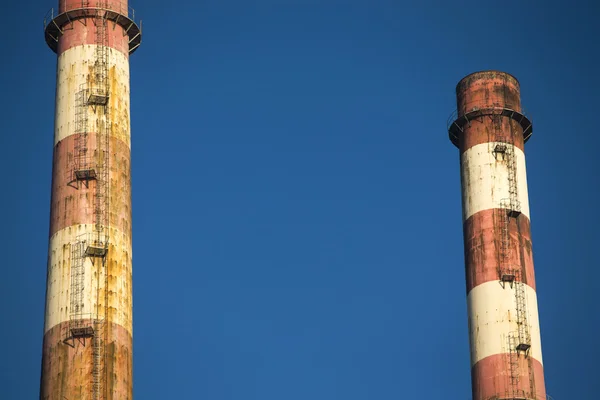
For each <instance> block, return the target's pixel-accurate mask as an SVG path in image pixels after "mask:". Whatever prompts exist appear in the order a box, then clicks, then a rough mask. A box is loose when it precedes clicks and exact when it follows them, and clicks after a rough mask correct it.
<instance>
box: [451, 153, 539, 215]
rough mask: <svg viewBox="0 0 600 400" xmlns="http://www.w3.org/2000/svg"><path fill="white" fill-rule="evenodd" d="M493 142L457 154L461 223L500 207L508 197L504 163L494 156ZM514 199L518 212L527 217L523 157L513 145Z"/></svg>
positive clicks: (506, 169) (525, 176) (506, 173)
mask: <svg viewBox="0 0 600 400" xmlns="http://www.w3.org/2000/svg"><path fill="white" fill-rule="evenodd" d="M494 147H495V143H494V142H490V143H482V144H478V145H475V146H473V147H471V148H470V149H468V150H466V151H465V152H464V153H463V154H462V155H461V181H462V182H461V183H462V201H463V220H464V221H466V220H467V219H469V217H471V216H472V215H474V214H476V213H478V212H479V211H484V210H489V209H493V208H498V207H500V204H501V200H503V199H507V198H509V180H508V168H507V165H506V161H505V160H503V158H502V154H498V155H497V159H496V157H495V156H494V152H493V150H494ZM512 148H513V149H514V157H515V158H516V163H515V165H516V178H517V199H518V200H519V202H520V205H521V212H522V213H523V215H525V216H526V217H527V218H530V214H529V195H528V192H527V172H526V165H525V154H524V153H523V151H522V150H521V149H519V148H518V147H516V146H513V147H512Z"/></svg>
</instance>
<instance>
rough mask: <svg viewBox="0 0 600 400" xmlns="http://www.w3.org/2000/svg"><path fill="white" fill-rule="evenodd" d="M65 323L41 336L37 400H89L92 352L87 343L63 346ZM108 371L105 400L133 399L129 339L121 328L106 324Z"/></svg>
mask: <svg viewBox="0 0 600 400" xmlns="http://www.w3.org/2000/svg"><path fill="white" fill-rule="evenodd" d="M67 329H68V323H63V324H60V325H58V326H55V327H54V328H52V329H51V330H49V331H48V332H46V334H45V335H44V343H43V353H42V379H41V382H40V399H48V400H54V399H63V398H67V399H78V400H88V399H90V400H91V399H92V396H91V391H92V385H91V384H92V374H91V372H92V365H93V364H92V348H91V342H90V339H87V340H86V342H85V346H84V345H83V343H80V342H77V341H76V342H75V343H74V347H71V346H69V345H67V344H65V343H64V342H63V339H64V338H65V337H66V334H67ZM108 342H109V346H107V352H106V355H107V364H106V365H107V368H108V385H107V386H108V388H109V389H110V390H109V391H108V399H107V400H125V399H129V400H131V399H132V396H133V380H132V379H133V375H132V359H131V357H130V354H131V350H132V337H131V335H130V334H129V333H128V332H127V330H126V329H124V328H123V327H121V326H120V325H116V324H112V323H109V324H108Z"/></svg>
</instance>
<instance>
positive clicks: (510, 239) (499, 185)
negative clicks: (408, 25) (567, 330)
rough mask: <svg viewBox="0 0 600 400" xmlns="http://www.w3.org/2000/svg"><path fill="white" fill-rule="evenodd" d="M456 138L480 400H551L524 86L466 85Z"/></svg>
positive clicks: (473, 79) (488, 75)
mask: <svg viewBox="0 0 600 400" xmlns="http://www.w3.org/2000/svg"><path fill="white" fill-rule="evenodd" d="M456 95H457V106H458V107H457V112H456V113H455V114H453V116H452V117H451V119H450V121H449V122H450V124H449V127H448V132H449V135H450V140H451V141H452V143H453V144H454V145H455V146H457V147H458V149H459V151H460V172H461V183H462V210H463V233H464V251H465V253H464V254H465V268H466V280H467V304H468V318H469V319H468V320H469V340H470V349H471V383H472V391H473V400H492V399H527V400H530V399H531V400H533V399H535V400H546V389H545V384H544V371H543V364H542V347H541V339H540V326H539V320H538V305H537V296H536V291H535V276H534V268H533V253H532V244H531V230H530V213H529V200H528V194H527V174H526V166H525V147H524V144H525V142H526V141H527V140H528V139H529V137H530V135H531V133H532V125H531V121H530V120H529V119H528V118H527V117H526V116H525V115H524V113H523V111H522V109H521V99H520V87H519V82H518V81H517V79H515V78H514V77H513V76H511V75H509V74H507V73H503V72H498V71H482V72H476V73H473V74H470V75H468V76H466V77H465V78H463V79H462V80H461V81H460V82H459V83H458V85H457V87H456Z"/></svg>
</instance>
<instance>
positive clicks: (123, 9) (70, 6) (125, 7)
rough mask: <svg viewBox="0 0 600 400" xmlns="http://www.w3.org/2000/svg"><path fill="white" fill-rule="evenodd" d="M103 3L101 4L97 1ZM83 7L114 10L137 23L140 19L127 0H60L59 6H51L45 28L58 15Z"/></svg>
mask: <svg viewBox="0 0 600 400" xmlns="http://www.w3.org/2000/svg"><path fill="white" fill-rule="evenodd" d="M99 2H101V3H103V4H101V5H100V6H99V5H98V4H97V3H99ZM83 9H101V10H108V11H113V12H115V13H117V14H120V15H123V16H125V17H127V18H129V19H130V20H131V21H133V22H135V23H136V24H137V23H138V22H139V21H136V19H135V10H134V9H133V7H130V6H129V4H128V2H127V1H123V0H103V1H102V0H100V1H98V0H96V1H93V2H92V1H90V0H77V1H73V0H71V1H68V0H59V8H58V9H56V8H51V9H50V10H49V11H48V12H47V13H46V16H45V17H44V29H46V26H48V24H49V23H51V22H52V21H53V20H54V19H55V18H56V17H57V16H59V15H61V14H64V13H67V12H69V11H75V10H83Z"/></svg>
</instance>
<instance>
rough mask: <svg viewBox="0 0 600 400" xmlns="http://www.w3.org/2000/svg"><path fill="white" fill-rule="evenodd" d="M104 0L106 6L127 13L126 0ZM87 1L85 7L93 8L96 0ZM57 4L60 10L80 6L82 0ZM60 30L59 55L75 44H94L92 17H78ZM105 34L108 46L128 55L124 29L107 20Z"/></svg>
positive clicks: (95, 39) (127, 40)
mask: <svg viewBox="0 0 600 400" xmlns="http://www.w3.org/2000/svg"><path fill="white" fill-rule="evenodd" d="M104 1H105V3H108V8H110V9H112V10H115V11H119V12H120V13H122V14H124V15H127V10H128V7H127V1H126V0H104ZM87 3H88V5H86V8H88V7H89V8H94V7H96V6H97V0H89V1H88V2H87ZM59 6H60V7H59V9H60V12H63V11H68V10H72V9H77V8H82V1H81V0H67V1H65V0H61V1H60V4H59ZM62 30H63V34H62V35H61V36H60V38H59V40H58V49H57V54H59V55H60V54H61V53H63V52H65V51H66V50H68V49H70V48H73V47H75V46H80V45H83V44H96V41H97V38H96V25H95V24H94V18H87V19H79V20H77V21H74V22H73V23H72V24H67V26H65V27H63V29H62ZM106 34H107V38H108V44H107V45H108V47H111V48H113V49H115V50H118V51H120V52H121V53H123V54H125V55H126V56H127V57H129V37H128V36H127V34H126V33H125V30H124V29H123V28H122V27H121V26H119V25H116V24H114V23H113V22H108V29H107V30H106Z"/></svg>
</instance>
